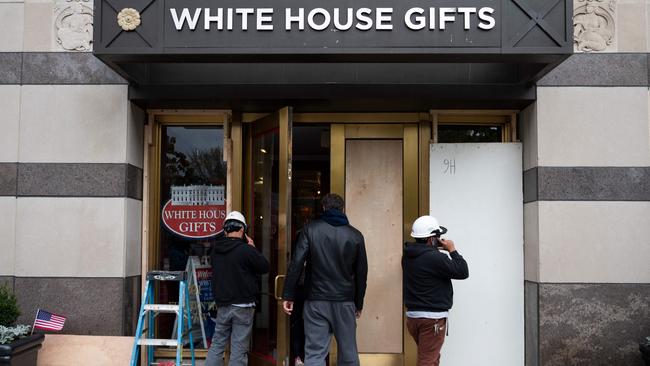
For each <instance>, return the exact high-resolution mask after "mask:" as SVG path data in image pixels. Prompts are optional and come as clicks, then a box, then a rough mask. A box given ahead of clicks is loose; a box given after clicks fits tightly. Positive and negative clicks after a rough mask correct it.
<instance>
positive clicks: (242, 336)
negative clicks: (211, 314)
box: [205, 305, 255, 366]
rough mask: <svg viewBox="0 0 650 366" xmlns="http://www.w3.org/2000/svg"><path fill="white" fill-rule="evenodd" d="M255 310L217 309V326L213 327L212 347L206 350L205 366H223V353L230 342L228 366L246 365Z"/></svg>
mask: <svg viewBox="0 0 650 366" xmlns="http://www.w3.org/2000/svg"><path fill="white" fill-rule="evenodd" d="M254 317H255V308H240V307H237V306H232V305H228V306H220V307H219V308H218V309H217V324H216V325H215V327H214V336H213V337H212V345H210V349H208V357H207V358H206V360H205V365H206V366H223V363H224V359H223V353H224V351H225V349H226V344H227V343H228V340H230V359H229V361H228V366H246V365H248V349H249V347H250V339H251V332H252V329H253V318H254Z"/></svg>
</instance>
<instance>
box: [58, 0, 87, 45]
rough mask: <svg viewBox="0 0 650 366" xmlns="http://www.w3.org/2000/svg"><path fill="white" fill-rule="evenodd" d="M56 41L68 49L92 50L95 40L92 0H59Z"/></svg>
mask: <svg viewBox="0 0 650 366" xmlns="http://www.w3.org/2000/svg"><path fill="white" fill-rule="evenodd" d="M54 12H55V15H56V18H55V21H54V26H55V28H56V42H57V43H58V44H59V45H61V47H62V48H63V49H64V50H66V51H90V50H91V49H92V47H91V44H92V41H93V9H92V2H90V0H63V1H59V2H57V4H56V6H55V8H54Z"/></svg>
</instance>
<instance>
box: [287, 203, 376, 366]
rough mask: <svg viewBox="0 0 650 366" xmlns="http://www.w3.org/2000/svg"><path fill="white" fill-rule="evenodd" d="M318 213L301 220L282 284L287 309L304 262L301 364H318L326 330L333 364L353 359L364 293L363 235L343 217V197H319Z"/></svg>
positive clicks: (355, 361)
mask: <svg viewBox="0 0 650 366" xmlns="http://www.w3.org/2000/svg"><path fill="white" fill-rule="evenodd" d="M321 203H322V205H323V216H322V217H321V219H320V220H314V221H312V222H310V223H309V224H307V225H305V226H304V228H303V229H302V233H301V234H300V237H299V238H298V242H297V244H296V252H295V253H294V257H293V260H292V262H291V265H290V266H289V272H288V274H287V279H286V281H285V284H284V294H283V299H284V300H285V301H284V302H283V304H282V305H283V308H284V311H285V312H286V313H287V314H291V312H292V311H293V300H294V299H295V298H296V297H295V296H296V285H297V283H298V279H299V277H300V273H301V271H302V269H303V265H304V264H305V262H306V263H307V267H306V269H305V271H306V272H305V273H306V276H305V288H306V292H307V294H306V298H307V301H305V306H304V314H303V316H304V319H305V337H306V339H305V365H306V366H323V365H324V364H325V357H327V353H328V351H329V344H330V339H331V337H332V334H334V336H335V337H336V342H337V345H338V352H337V365H339V366H349V365H354V366H357V365H359V354H358V351H357V339H356V328H357V322H356V319H357V318H359V317H360V316H361V310H362V309H363V298H364V296H365V294H366V280H367V278H368V260H367V258H366V248H365V244H364V240H363V235H362V234H361V233H360V232H359V230H357V229H355V228H354V227H352V226H351V225H350V223H349V222H348V218H347V216H345V214H344V213H343V212H344V209H345V203H344V202H343V198H341V196H339V195H336V194H328V195H326V196H325V197H323V199H322V202H321Z"/></svg>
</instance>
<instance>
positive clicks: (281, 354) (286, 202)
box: [233, 107, 293, 366]
mask: <svg viewBox="0 0 650 366" xmlns="http://www.w3.org/2000/svg"><path fill="white" fill-rule="evenodd" d="M255 117H257V118H256V119H255V120H248V122H247V123H251V124H250V125H248V126H246V128H245V132H244V133H245V135H246V137H245V138H246V142H247V143H246V151H245V152H244V155H245V163H246V167H245V169H244V174H243V176H244V177H243V179H244V190H245V191H244V192H246V194H244V196H243V198H244V207H245V210H244V214H245V215H246V218H247V220H249V222H253V217H252V210H251V208H252V205H253V202H252V194H251V192H252V179H251V177H252V157H253V154H252V145H253V136H254V135H257V134H259V133H262V132H264V131H268V130H272V129H275V128H278V130H279V141H278V143H279V154H280V155H279V159H278V160H279V166H278V170H279V173H280V174H278V176H279V179H278V186H279V187H278V190H279V202H278V248H277V251H278V276H277V277H283V276H284V275H286V271H287V267H288V258H290V255H291V253H290V251H291V171H292V167H291V166H292V165H291V160H292V129H293V124H292V118H293V116H292V109H291V107H284V108H282V109H280V110H278V111H277V112H274V113H270V114H255ZM233 120H238V121H241V120H243V116H241V115H239V116H236V117H235V118H233ZM283 172H284V173H283ZM279 282H280V281H279V278H276V280H275V281H274V284H275V285H274V287H275V288H274V289H273V294H274V295H275V296H274V297H275V301H277V322H278V329H277V330H276V339H277V361H278V363H277V365H278V366H281V365H285V361H286V360H288V357H289V346H290V345H289V317H288V316H287V315H286V314H285V313H284V311H282V300H281V299H280V298H279V296H278V295H277V294H278V293H281V287H282V286H278V284H279ZM250 361H251V365H253V366H262V365H265V366H266V365H272V363H270V362H269V361H267V360H264V359H262V358H258V357H255V355H253V356H252V357H251V358H250Z"/></svg>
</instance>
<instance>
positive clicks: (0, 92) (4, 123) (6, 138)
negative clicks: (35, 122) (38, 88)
mask: <svg viewBox="0 0 650 366" xmlns="http://www.w3.org/2000/svg"><path fill="white" fill-rule="evenodd" d="M0 7H2V5H0ZM0 111H2V112H1V113H0V131H2V132H1V133H0V162H15V161H18V125H19V120H20V85H0Z"/></svg>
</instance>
